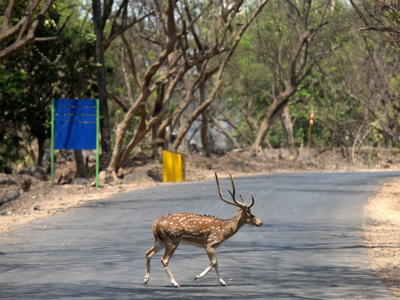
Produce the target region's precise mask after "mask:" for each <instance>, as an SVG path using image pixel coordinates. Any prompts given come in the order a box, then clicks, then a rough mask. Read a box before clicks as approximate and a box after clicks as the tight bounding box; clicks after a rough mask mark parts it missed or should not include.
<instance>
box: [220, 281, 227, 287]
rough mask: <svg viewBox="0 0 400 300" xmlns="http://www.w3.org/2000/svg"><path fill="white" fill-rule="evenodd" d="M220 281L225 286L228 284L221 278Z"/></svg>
mask: <svg viewBox="0 0 400 300" xmlns="http://www.w3.org/2000/svg"><path fill="white" fill-rule="evenodd" d="M219 283H220V284H221V285H223V286H227V284H226V283H225V281H223V280H222V279H220V280H219Z"/></svg>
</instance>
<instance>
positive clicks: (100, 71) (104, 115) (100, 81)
mask: <svg viewBox="0 0 400 300" xmlns="http://www.w3.org/2000/svg"><path fill="white" fill-rule="evenodd" d="M92 6H93V21H94V32H95V34H96V70H97V89H98V92H99V100H100V131H101V159H100V168H101V169H105V168H106V167H107V166H108V165H109V163H110V161H111V134H110V125H109V116H108V103H107V86H106V72H105V63H104V42H103V20H102V17H101V10H100V8H101V6H100V0H93V1H92Z"/></svg>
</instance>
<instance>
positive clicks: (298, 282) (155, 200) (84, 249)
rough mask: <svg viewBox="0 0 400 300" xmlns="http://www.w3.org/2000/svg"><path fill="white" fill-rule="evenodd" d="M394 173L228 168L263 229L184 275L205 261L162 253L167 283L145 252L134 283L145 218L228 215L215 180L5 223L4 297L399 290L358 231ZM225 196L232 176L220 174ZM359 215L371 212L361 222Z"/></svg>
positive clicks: (364, 294) (186, 249) (245, 233)
mask: <svg viewBox="0 0 400 300" xmlns="http://www.w3.org/2000/svg"><path fill="white" fill-rule="evenodd" d="M399 175H400V173H396V172H384V173H336V174H321V173H305V174H300V173H298V174H274V175H265V176H257V177H251V178H250V177H247V178H237V179H236V190H237V193H241V194H242V195H243V196H245V197H246V199H249V197H250V193H251V192H252V193H253V194H254V196H255V199H256V202H255V205H254V207H253V208H252V211H253V212H254V213H255V215H256V216H257V217H258V218H260V219H261V221H263V223H264V226H263V227H258V228H257V227H251V226H245V227H243V228H242V229H241V230H240V231H239V232H238V233H237V234H236V235H235V236H233V237H232V238H231V239H230V240H228V241H226V242H225V243H224V244H223V245H222V246H221V247H220V248H218V250H217V251H216V253H217V258H218V263H219V267H220V271H221V274H222V278H223V279H224V280H225V281H226V283H227V284H228V287H223V286H220V285H219V283H218V280H217V276H216V274H215V271H214V270H211V271H210V273H209V274H208V275H207V276H206V277H205V278H203V279H200V280H196V281H192V279H193V277H194V276H195V275H197V274H199V272H201V271H203V270H204V269H205V268H206V267H207V266H208V265H209V260H208V257H207V255H206V252H205V250H203V249H199V248H195V247H191V246H185V245H180V246H179V248H178V249H177V251H176V252H175V254H174V256H173V257H172V259H171V261H170V266H171V270H172V273H173V274H174V276H175V279H176V281H177V282H178V283H179V284H180V285H181V288H180V289H175V288H173V287H172V286H170V283H169V281H168V279H167V276H166V274H165V272H164V269H163V267H162V265H161V262H160V256H161V253H158V254H157V255H155V256H154V257H153V260H152V265H151V267H152V268H151V278H150V281H149V283H148V284H147V286H146V287H144V286H143V285H142V281H143V278H144V274H145V255H144V253H145V251H146V250H148V249H149V248H150V247H151V246H152V244H153V241H154V240H153V235H152V231H151V224H152V222H153V221H154V220H155V219H156V218H157V217H160V216H162V215H164V214H166V213H168V212H192V213H202V214H211V215H215V216H218V217H220V218H230V217H232V216H233V215H234V214H235V212H236V209H235V208H234V207H233V206H230V205H227V204H225V203H223V202H222V201H221V200H220V199H219V196H218V193H217V188H216V184H215V181H209V182H200V183H187V184H168V185H162V186H161V185H160V186H157V187H153V188H149V189H143V190H138V191H132V192H128V193H120V194H118V195H116V196H114V197H112V198H110V199H107V200H101V201H92V202H90V203H86V204H84V205H81V206H78V207H75V208H73V209H71V210H70V211H69V212H68V213H64V214H58V215H54V216H50V217H47V218H42V219H38V220H36V221H34V222H32V223H30V224H28V225H26V226H22V227H20V228H18V229H17V230H14V231H12V232H10V233H6V234H3V235H0V240H3V241H4V240H6V241H9V242H8V243H7V244H5V245H4V244H3V246H1V247H0V298H2V299H42V300H43V299H51V300H52V299H73V298H80V299H177V298H182V299H204V298H206V299H247V298H249V299H386V300H390V299H397V298H395V297H394V296H392V295H391V293H390V292H389V291H388V290H387V289H386V287H385V285H384V284H383V283H382V282H381V281H380V280H378V279H377V278H375V277H374V275H373V272H372V271H371V270H370V267H369V262H368V257H367V254H366V249H365V247H364V243H363V239H362V222H363V217H364V206H365V205H366V203H367V201H368V197H369V196H370V195H371V194H372V193H373V192H374V190H375V189H376V187H377V186H379V185H380V184H381V183H382V182H383V181H387V180H389V179H391V178H393V177H394V176H399ZM221 185H222V186H221V188H222V190H223V192H224V195H225V196H228V193H227V188H230V181H229V180H221ZM366 221H367V222H368V219H367V220H366Z"/></svg>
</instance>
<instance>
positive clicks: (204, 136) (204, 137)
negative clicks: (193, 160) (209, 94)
mask: <svg viewBox="0 0 400 300" xmlns="http://www.w3.org/2000/svg"><path fill="white" fill-rule="evenodd" d="M199 91H200V103H204V102H205V101H206V99H207V98H206V83H205V82H204V83H203V84H202V85H201V87H200V89H199ZM200 136H201V143H202V146H203V154H202V155H203V157H210V156H211V154H210V143H209V141H208V113H207V109H205V110H203V112H202V113H201V128H200Z"/></svg>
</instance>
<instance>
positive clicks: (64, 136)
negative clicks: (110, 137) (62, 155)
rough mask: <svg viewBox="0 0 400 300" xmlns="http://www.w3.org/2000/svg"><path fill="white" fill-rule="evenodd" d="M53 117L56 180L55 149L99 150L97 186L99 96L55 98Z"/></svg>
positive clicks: (52, 154) (52, 131)
mask: <svg viewBox="0 0 400 300" xmlns="http://www.w3.org/2000/svg"><path fill="white" fill-rule="evenodd" d="M51 119H52V126H51V138H52V142H51V143H52V148H51V158H52V175H51V176H52V180H54V149H74V150H83V149H96V153H97V154H96V187H97V186H98V160H99V159H98V156H99V101H98V100H95V99H53V101H52V109H51Z"/></svg>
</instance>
